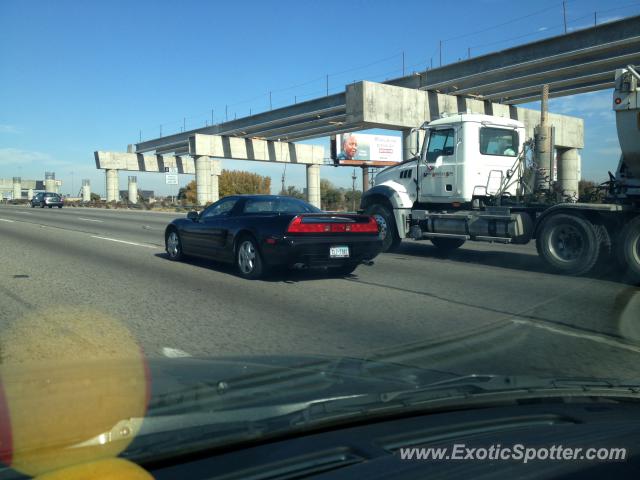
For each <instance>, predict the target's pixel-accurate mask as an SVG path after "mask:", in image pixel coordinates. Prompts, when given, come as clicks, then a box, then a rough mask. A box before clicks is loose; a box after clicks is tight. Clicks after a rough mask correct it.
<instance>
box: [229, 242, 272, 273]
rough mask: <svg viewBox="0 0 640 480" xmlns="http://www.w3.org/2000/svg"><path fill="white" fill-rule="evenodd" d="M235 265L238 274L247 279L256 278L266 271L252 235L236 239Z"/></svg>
mask: <svg viewBox="0 0 640 480" xmlns="http://www.w3.org/2000/svg"><path fill="white" fill-rule="evenodd" d="M235 265H236V270H237V272H238V274H239V275H240V276H241V277H242V278H246V279H248V280H257V279H258V278H261V277H262V276H263V275H264V274H265V273H266V269H265V266H264V262H263V261H262V255H261V254H260V250H259V249H258V244H257V242H256V240H255V239H254V238H253V237H250V236H248V235H247V236H244V237H241V238H240V239H239V240H238V243H237V246H236V255H235Z"/></svg>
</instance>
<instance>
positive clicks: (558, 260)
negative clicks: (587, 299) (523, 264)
mask: <svg viewBox="0 0 640 480" xmlns="http://www.w3.org/2000/svg"><path fill="white" fill-rule="evenodd" d="M599 232H600V231H599V230H598V229H597V228H596V226H595V225H593V224H592V223H591V222H590V221H588V220H587V219H586V218H583V217H581V216H578V215H567V214H564V213H558V214H555V215H552V216H550V217H548V218H546V219H545V220H544V221H543V223H542V225H541V226H540V231H539V233H538V236H537V238H536V249H537V250H538V254H539V255H540V257H541V258H542V259H543V260H544V261H545V262H546V264H547V265H548V266H549V267H551V269H552V270H554V271H556V272H557V273H562V274H565V275H583V274H585V273H587V272H589V271H590V270H591V269H593V267H594V266H595V264H596V263H597V261H598V257H599V256H600V244H601V241H600V235H599Z"/></svg>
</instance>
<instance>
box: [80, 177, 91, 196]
mask: <svg viewBox="0 0 640 480" xmlns="http://www.w3.org/2000/svg"><path fill="white" fill-rule="evenodd" d="M82 201H83V202H90V201H91V184H90V182H89V180H88V179H85V180H82Z"/></svg>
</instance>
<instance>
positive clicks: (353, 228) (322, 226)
mask: <svg viewBox="0 0 640 480" xmlns="http://www.w3.org/2000/svg"><path fill="white" fill-rule="evenodd" d="M302 218H303V217H296V218H294V219H293V220H292V221H291V223H290V224H289V228H288V229H287V233H347V232H354V233H378V223H377V222H376V220H375V219H374V218H373V217H370V218H369V221H368V222H367V223H333V222H332V223H322V222H318V223H302Z"/></svg>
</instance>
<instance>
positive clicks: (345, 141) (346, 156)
mask: <svg viewBox="0 0 640 480" xmlns="http://www.w3.org/2000/svg"><path fill="white" fill-rule="evenodd" d="M356 153H358V139H357V138H356V136H355V135H354V134H353V133H345V134H344V135H343V136H342V151H341V152H340V153H339V154H338V160H353V159H354V158H355V157H356Z"/></svg>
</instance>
